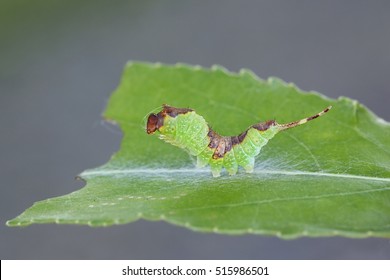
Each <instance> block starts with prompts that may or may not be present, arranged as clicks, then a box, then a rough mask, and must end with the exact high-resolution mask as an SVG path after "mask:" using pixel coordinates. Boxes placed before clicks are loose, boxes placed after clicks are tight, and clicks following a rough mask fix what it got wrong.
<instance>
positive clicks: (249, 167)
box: [243, 157, 255, 173]
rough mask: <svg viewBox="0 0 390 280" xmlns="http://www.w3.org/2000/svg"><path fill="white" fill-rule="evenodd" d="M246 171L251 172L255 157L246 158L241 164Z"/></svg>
mask: <svg viewBox="0 0 390 280" xmlns="http://www.w3.org/2000/svg"><path fill="white" fill-rule="evenodd" d="M243 167H244V169H245V172H246V173H253V169H254V167H255V158H254V157H251V158H247V159H246V164H245V165H244V166H243Z"/></svg>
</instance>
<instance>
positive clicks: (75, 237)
mask: <svg viewBox="0 0 390 280" xmlns="http://www.w3.org/2000/svg"><path fill="white" fill-rule="evenodd" d="M128 60H143V61H150V62H164V63H176V62H185V63H190V64H199V65H202V66H205V67H209V66H211V65H213V64H220V65H223V66H225V67H226V68H228V69H229V70H232V71H238V70H239V69H240V68H249V69H252V70H253V71H254V72H255V73H257V74H258V75H259V76H260V77H263V78H266V77H268V76H277V77H280V78H282V79H284V80H286V81H288V82H294V83H296V84H297V85H298V86H299V87H300V88H302V89H304V90H316V91H319V92H321V93H323V94H325V95H327V96H330V97H334V98H337V97H338V96H340V95H344V96H349V97H351V98H353V99H358V100H359V101H361V102H362V103H364V104H365V105H367V106H368V107H369V108H370V109H371V110H372V111H374V112H375V113H376V114H377V115H379V116H380V117H382V118H384V119H386V120H390V110H389V109H388V106H389V105H390V102H389V100H390V96H389V95H390V1H385V0H384V1H289V0H285V1H275V0H269V1H233V0H231V1H183V0H170V1H157V0H156V1H123V0H122V1H120V0H117V1H101V0H93V1H92V0H86V1H75V0H68V1H55V0H50V1H49V0H46V1H44V0H35V1H28V0H0V128H1V138H0V149H1V157H0V175H1V197H0V209H1V220H0V228H1V229H0V257H1V259H53V258H54V259H215V258H220V259H225V258H226V259H252V258H257V259H346V258H347V259H390V241H389V240H386V239H375V238H371V239H346V238H341V237H336V238H316V239H311V238H300V239H296V240H292V241H285V240H280V239H278V238H276V237H268V236H253V235H244V236H223V235H216V234H204V233H196V232H191V231H189V230H187V229H184V228H179V227H175V226H172V225H169V224H166V223H164V222H146V221H139V222H136V223H132V224H128V225H123V226H114V227H110V228H89V227H86V226H69V225H68V226H67V225H60V226H59V225H33V226H30V227H27V228H7V227H6V226H5V225H4V224H5V222H6V220H8V219H11V218H14V217H15V216H17V215H18V214H20V213H21V212H22V211H23V210H24V209H26V208H27V207H29V206H31V205H32V203H33V202H35V201H37V200H42V199H46V198H49V197H53V196H59V195H64V194H67V193H69V192H71V191H74V190H77V189H79V188H80V187H82V186H83V184H82V183H81V182H78V181H75V180H74V177H75V175H77V174H78V173H80V172H81V171H82V170H84V169H87V168H91V167H94V166H98V165H101V164H103V163H105V162H106V161H107V160H108V158H109V157H110V155H111V154H112V153H113V152H115V151H116V150H117V149H118V146H119V143H120V140H121V135H120V131H119V130H118V129H116V128H115V127H112V126H109V125H107V124H102V123H101V121H100V119H101V118H100V115H101V113H102V112H103V110H104V107H105V104H106V101H107V99H108V97H109V95H110V93H111V92H112V91H113V90H114V89H115V88H116V86H117V85H118V82H119V79H120V76H121V72H122V69H123V66H124V64H125V63H126V61H128ZM351 218H352V217H351Z"/></svg>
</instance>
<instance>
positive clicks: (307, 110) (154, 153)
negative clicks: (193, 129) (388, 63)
mask: <svg viewBox="0 0 390 280" xmlns="http://www.w3.org/2000/svg"><path fill="white" fill-rule="evenodd" d="M162 103H167V104H169V105H172V106H175V107H190V108H193V109H196V111H197V113H198V114H200V115H202V116H204V117H205V119H206V120H207V121H208V122H209V124H211V125H212V127H213V129H214V130H216V131H217V132H219V133H220V134H222V135H235V134H239V133H240V132H242V131H243V130H244V129H246V128H247V127H248V126H249V125H252V124H254V123H256V122H259V121H260V120H263V121H264V120H267V119H276V120H277V121H278V122H279V123H285V122H290V121H294V120H297V119H300V118H303V117H307V116H310V115H312V114H315V113H317V112H319V111H321V110H322V109H324V108H325V107H326V106H328V105H332V106H333V109H332V110H331V111H330V112H329V113H327V114H326V115H325V116H323V117H321V118H318V119H316V120H314V121H312V122H310V123H308V124H305V125H303V126H300V127H297V128H294V129H292V130H289V131H286V132H283V133H280V134H278V135H277V136H276V137H275V138H274V139H272V140H271V141H270V142H269V144H268V145H266V146H265V147H263V149H262V152H261V154H260V155H259V156H258V157H257V159H256V167H255V171H254V173H253V174H246V173H244V172H243V171H242V170H239V173H238V174H237V175H236V176H228V175H227V174H226V173H223V174H222V177H219V178H213V177H212V176H211V173H210V170H209V168H204V169H196V168H195V167H194V158H191V157H190V156H188V155H187V153H186V152H185V151H183V150H181V149H179V148H177V147H174V146H171V145H169V144H167V143H165V142H163V141H161V140H160V139H158V137H156V136H154V135H153V136H151V135H147V134H146V133H145V127H144V125H145V119H144V117H145V116H147V114H148V113H150V112H151V110H153V109H154V108H156V106H160V105H161V104H162ZM104 117H105V118H106V119H108V120H110V121H113V122H116V123H118V124H119V126H120V127H121V129H122V131H123V133H124V137H123V141H122V145H121V148H120V150H119V151H118V152H117V153H116V154H115V155H114V156H113V157H112V159H111V160H110V161H109V162H108V163H107V164H105V165H104V166H102V167H99V168H95V169H91V170H87V171H84V172H83V173H82V174H81V175H80V176H81V177H82V178H83V179H84V180H86V182H87V185H86V186H85V187H84V188H82V189H81V190H79V191H76V192H73V193H70V194H68V195H65V196H61V197H56V198H50V199H47V200H45V201H41V202H37V203H35V204H34V205H33V206H32V207H31V208H29V209H27V210H26V211H25V212H24V213H22V214H21V215H20V216H18V217H17V218H15V219H13V220H11V221H8V225H9V226H25V225H30V224H32V223H60V224H88V225H91V226H109V225H113V224H124V223H129V222H133V221H136V220H138V219H140V218H143V219H146V220H165V221H167V222H170V223H173V224H177V225H180V226H185V227H187V228H190V229H193V230H199V231H206V232H218V233H228V234H243V233H256V234H272V235H277V236H279V237H283V238H293V237H299V236H330V235H342V236H347V237H368V236H377V237H390V125H389V124H388V123H386V122H385V121H383V120H381V119H379V118H378V117H376V116H375V115H374V114H373V113H371V112H370V111H369V110H368V109H366V108H365V107H364V106H362V105H361V104H359V103H358V102H356V101H353V100H350V99H348V98H339V99H338V100H333V99H329V98H326V97H325V96H322V95H320V94H318V93H314V92H303V91H301V90H299V89H298V88H296V87H295V86H294V85H292V84H286V83H284V82H283V81H281V80H279V79H276V78H270V79H268V80H267V81H264V80H261V79H259V78H257V77H256V76H255V75H254V74H253V73H252V72H250V71H248V70H242V71H241V72H240V73H239V74H235V73H230V72H228V71H226V70H225V69H223V68H221V67H213V68H212V69H203V68H200V67H197V66H195V67H192V66H187V65H175V66H168V65H161V64H145V63H129V64H128V65H127V66H126V68H125V71H124V74H123V78H122V81H121V83H120V86H119V87H118V89H117V90H116V91H115V92H114V94H113V95H112V97H111V99H110V101H109V104H108V107H107V110H106V112H105V113H104ZM86 145H87V143H86Z"/></svg>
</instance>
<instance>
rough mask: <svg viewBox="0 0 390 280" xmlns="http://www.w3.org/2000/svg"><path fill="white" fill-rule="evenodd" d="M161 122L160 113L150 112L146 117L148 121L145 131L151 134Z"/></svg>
mask: <svg viewBox="0 0 390 280" xmlns="http://www.w3.org/2000/svg"><path fill="white" fill-rule="evenodd" d="M162 123H163V117H162V116H161V114H160V113H158V114H150V115H149V117H148V122H147V123H146V133H147V134H153V133H154V132H156V130H158V129H159V128H160V127H161V126H162Z"/></svg>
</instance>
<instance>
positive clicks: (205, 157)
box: [146, 104, 332, 177]
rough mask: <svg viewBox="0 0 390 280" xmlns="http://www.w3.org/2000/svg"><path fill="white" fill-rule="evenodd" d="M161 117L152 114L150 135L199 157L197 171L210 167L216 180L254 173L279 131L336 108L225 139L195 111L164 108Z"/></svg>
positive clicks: (148, 127) (262, 125)
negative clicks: (263, 151) (258, 158)
mask: <svg viewBox="0 0 390 280" xmlns="http://www.w3.org/2000/svg"><path fill="white" fill-rule="evenodd" d="M162 107H163V108H162V110H161V111H160V112H159V113H157V114H150V115H149V117H148V121H147V124H146V132H147V133H148V134H153V133H154V132H156V131H158V132H159V133H160V139H163V140H164V141H166V142H168V143H170V144H172V145H175V146H178V147H180V148H183V149H185V150H187V151H188V152H189V153H190V154H191V155H193V156H196V157H197V167H204V166H206V165H207V164H209V165H210V168H211V172H212V174H213V176H214V177H219V176H220V174H221V170H222V167H225V169H226V170H227V172H228V173H229V175H235V174H236V173H237V170H238V166H242V167H243V168H244V169H245V171H246V172H248V173H251V172H253V168H254V164H255V157H256V156H257V155H258V154H259V153H260V150H261V148H262V147H263V146H265V145H266V144H267V142H268V141H269V140H270V139H272V138H273V137H274V136H275V135H276V134H277V133H278V132H279V131H283V130H286V129H289V128H292V127H296V126H298V125H301V124H304V123H307V122H308V121H311V120H314V119H316V118H318V117H320V116H322V115H324V114H325V113H326V112H328V111H329V110H330V109H331V108H332V106H329V107H327V108H325V109H324V110H323V111H321V112H319V113H318V114H316V115H314V116H311V117H308V118H304V119H301V120H299V121H294V122H290V123H286V124H278V123H277V122H276V121H275V120H269V121H265V122H260V123H257V124H254V125H252V126H250V127H249V128H248V129H247V130H245V131H244V132H243V133H241V134H240V135H238V136H221V135H219V134H218V133H216V132H215V131H213V130H212V129H211V127H210V126H209V125H208V124H207V122H206V120H205V119H204V118H203V117H202V116H200V115H198V114H196V113H195V111H194V110H192V109H187V108H175V107H172V106H168V105H165V104H163V106H162Z"/></svg>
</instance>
